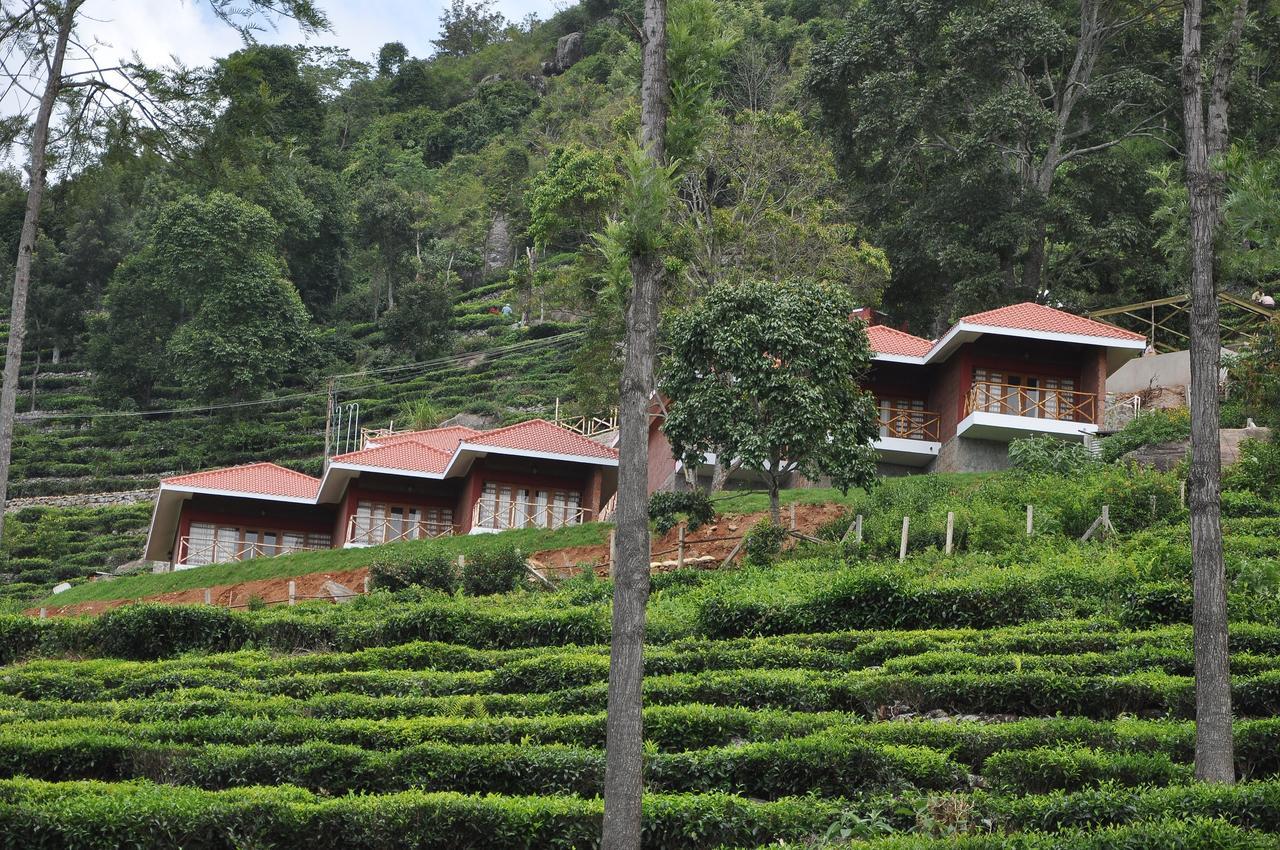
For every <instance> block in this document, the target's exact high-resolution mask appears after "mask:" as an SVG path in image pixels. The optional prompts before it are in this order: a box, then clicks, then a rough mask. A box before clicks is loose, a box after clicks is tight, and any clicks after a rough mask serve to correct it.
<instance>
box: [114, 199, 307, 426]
mask: <svg viewBox="0 0 1280 850" xmlns="http://www.w3.org/2000/svg"><path fill="white" fill-rule="evenodd" d="M277 234H278V227H277V225H276V223H275V222H274V221H272V219H271V216H270V215H269V214H268V213H267V211H266V210H264V209H262V208H261V207H258V206H255V205H253V204H250V203H247V202H245V201H242V200H240V199H239V198H236V197H234V196H232V195H227V194H225V193H221V192H215V193H212V194H211V195H209V196H208V197H207V198H195V197H185V198H182V199H180V200H178V201H175V202H174V203H172V204H170V205H169V206H168V207H167V208H166V209H165V210H163V211H162V212H161V214H160V215H159V217H158V218H157V220H156V225H155V228H154V230H153V231H152V234H151V237H150V239H149V240H148V242H147V244H146V245H145V246H144V247H143V248H142V250H140V251H139V252H137V253H136V254H133V255H132V256H130V257H129V258H127V259H126V260H125V261H124V263H122V264H121V266H120V268H119V269H118V270H117V271H116V274H115V275H114V276H113V278H112V280H111V284H110V286H109V287H108V292H107V298H106V311H105V313H104V314H101V315H99V316H97V317H95V318H94V319H93V323H92V337H91V342H90V348H89V354H90V359H91V362H92V363H93V365H94V368H95V371H96V373H97V375H98V381H99V388H100V390H101V391H103V392H104V394H106V395H108V396H116V397H124V396H128V397H132V398H134V399H135V400H137V401H139V402H141V403H144V404H145V403H146V402H148V401H149V400H150V392H151V388H152V386H154V384H155V383H156V382H157V381H158V380H160V379H162V378H165V377H169V376H173V377H175V378H177V379H178V380H179V381H180V382H181V383H182V384H184V385H185V386H187V387H188V388H190V389H191V390H192V391H193V392H194V393H195V394H196V395H198V396H199V397H200V398H203V399H220V398H233V399H244V398H252V397H254V396H257V395H259V394H261V393H262V392H263V391H264V390H266V389H269V388H271V387H273V386H275V385H276V384H278V383H279V382H280V381H281V380H282V379H283V378H284V376H285V375H286V374H288V373H289V372H290V371H291V370H292V369H294V368H295V367H297V366H298V365H299V362H300V360H299V358H300V356H301V355H302V354H303V353H304V351H305V350H306V347H307V344H308V341H309V339H310V336H311V330H310V323H309V320H308V317H307V312H306V308H304V307H303V306H302V301H301V299H299V297H298V293H297V290H296V289H294V287H293V284H291V283H289V281H288V280H287V279H286V278H285V269H284V265H283V263H282V262H281V260H280V258H279V256H278V255H277V253H276V248H275V240H276V238H277ZM175 326H177V328H176V330H175Z"/></svg>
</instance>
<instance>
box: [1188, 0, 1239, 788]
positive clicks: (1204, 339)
mask: <svg viewBox="0 0 1280 850" xmlns="http://www.w3.org/2000/svg"><path fill="white" fill-rule="evenodd" d="M1202 3H1203V0H1185V2H1184V7H1183V30H1182V102H1183V113H1184V124H1185V132H1186V141H1185V148H1186V169H1187V192H1188V196H1189V199H1190V209H1191V215H1190V239H1191V245H1190V249H1191V475H1190V477H1191V482H1190V483H1191V486H1190V507H1191V559H1192V565H1193V591H1194V610H1193V613H1192V625H1193V630H1194V643H1195V674H1196V755H1195V773H1196V778H1197V779H1201V780H1204V781H1207V782H1222V783H1228V784H1229V783H1232V782H1234V781H1235V759H1234V747H1233V741H1232V727H1231V657H1230V653H1229V647H1228V638H1227V587H1226V584H1227V581H1226V570H1225V567H1224V565H1223V560H1222V522H1221V505H1220V491H1221V487H1220V485H1221V474H1222V459H1221V455H1220V450H1219V437H1218V422H1219V411H1218V376H1219V373H1220V370H1221V359H1222V358H1221V331H1220V328H1219V325H1218V293H1217V287H1216V284H1215V281H1214V274H1213V272H1214V268H1213V266H1214V236H1215V232H1216V230H1217V226H1218V220H1219V214H1220V206H1221V198H1222V193H1223V189H1224V186H1223V183H1224V180H1223V176H1222V175H1221V174H1220V173H1219V172H1218V171H1217V169H1216V167H1215V164H1214V162H1213V158H1214V157H1215V156H1217V155H1219V154H1221V153H1223V152H1224V150H1225V148H1226V141H1227V88H1228V83H1229V81H1230V77H1231V69H1232V66H1233V65H1234V61H1235V54H1236V48H1237V47H1238V46H1239V43H1240V39H1241V37H1242V34H1243V30H1244V20H1245V17H1246V15H1247V14H1248V0H1239V3H1238V5H1237V7H1236V12H1235V16H1234V18H1233V21H1232V26H1231V30H1230V32H1229V33H1228V35H1227V37H1226V40H1225V41H1224V44H1223V47H1222V50H1221V52H1220V53H1219V55H1218V59H1217V63H1216V67H1215V71H1214V86H1213V92H1212V98H1211V102H1210V105H1209V110H1208V113H1209V120H1208V126H1207V127H1206V121H1205V103H1204V80H1203V60H1202V54H1201V40H1202V26H1203V20H1202Z"/></svg>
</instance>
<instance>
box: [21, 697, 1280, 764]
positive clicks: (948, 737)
mask: <svg viewBox="0 0 1280 850" xmlns="http://www.w3.org/2000/svg"><path fill="white" fill-rule="evenodd" d="M273 702H274V701H273ZM33 705H34V706H38V707H42V708H43V709H44V710H48V709H54V711H56V707H54V706H50V705H48V704H44V703H36V704H33ZM256 705H257V704H256V703H253V702H247V703H246V705H245V706H243V708H244V711H245V713H243V714H234V713H222V714H213V715H211V716H207V717H197V718H192V719H180V720H142V721H139V722H135V723H131V722H128V721H126V720H125V719H123V718H122V717H120V716H119V715H120V714H121V713H129V712H127V711H123V712H122V711H120V709H121V706H118V705H114V704H101V703H100V704H96V705H95V704H89V705H87V706H84V707H86V708H88V709H89V712H90V713H89V714H87V715H86V716H73V717H59V718H56V719H48V720H22V719H16V716H20V715H19V712H18V711H16V710H14V709H12V708H11V707H10V706H4V707H3V708H4V709H5V710H6V711H11V712H12V713H11V714H9V717H10V719H9V720H8V722H7V725H6V727H5V733H4V734H5V736H6V737H13V738H18V737H25V738H28V739H30V738H48V737H56V736H67V735H72V736H74V735H80V736H90V735H114V736H120V737H126V738H128V739H129V740H132V741H135V742H145V743H156V744H173V745H195V744H250V743H261V744H279V745H295V746H296V745H300V744H304V743H308V742H312V741H320V742H326V743H332V744H347V745H352V746H357V747H361V748H364V749H368V750H392V749H404V748H407V747H412V746H415V745H418V744H424V743H447V744H518V743H528V744H542V745H545V744H563V745H568V746H574V747H583V748H597V749H598V748H601V747H603V746H604V729H605V722H604V721H605V718H604V715H603V714H602V713H601V714H585V715H545V716H528V717H520V716H504V717H471V718H468V717H412V718H390V719H360V718H338V719H324V720H320V719H316V718H312V717H302V716H297V714H296V712H295V711H294V710H292V709H294V708H296V704H294V703H291V704H289V705H288V706H278V705H272V704H269V705H267V706H266V707H265V708H263V709H260V710H255V707H256ZM280 708H284V709H286V710H284V711H283V712H282V713H274V710H275V709H280ZM113 710H114V711H117V716H115V717H106V716H103V715H106V714H108V713H109V712H112V711H113ZM822 731H831V732H832V733H833V734H836V733H838V734H840V735H844V736H848V737H850V738H852V739H855V740H858V741H862V742H864V743H868V744H897V745H906V746H915V747H926V748H930V749H933V750H938V751H940V752H948V753H951V755H952V757H953V758H954V759H955V760H956V761H957V762H960V763H962V764H965V765H968V766H969V767H971V768H972V769H974V770H975V771H977V772H985V770H986V767H985V764H986V761H987V759H988V758H990V757H991V756H992V755H993V754H996V753H1002V752H1010V751H1019V750H1030V749H1035V748H1038V747H1045V746H1050V747H1064V748H1094V749H1101V750H1104V751H1115V752H1130V753H1140V754H1149V755H1163V756H1167V757H1168V758H1170V759H1172V760H1173V761H1175V762H1190V761H1191V758H1192V755H1193V752H1194V743H1195V740H1194V728H1193V726H1192V725H1191V724H1190V723H1185V722H1179V721H1153V720H1117V721H1098V720H1087V719H1084V718H1045V719H1026V720H1019V721H1014V722H1008V723H999V724H989V723H978V722H963V721H962V722H956V723H935V722H931V721H919V722H898V723H878V722H876V723H866V722H862V721H860V720H857V719H855V718H853V717H852V716H850V715H848V714H843V713H836V712H829V713H821V714H808V713H794V712H783V711H774V710H760V711H753V710H749V709H743V708H735V707H714V706H706V705H680V706H651V707H649V708H647V709H646V710H645V740H646V742H647V743H649V744H650V745H651V746H653V747H654V748H655V749H656V750H658V751H666V752H679V751H688V750H702V749H707V748H710V747H717V746H725V745H729V744H735V743H743V742H759V741H776V740H780V739H784V738H800V737H804V736H807V735H811V734H813V733H816V732H822ZM1236 762H1237V765H1238V766H1239V769H1240V771H1241V773H1242V774H1244V775H1246V776H1253V777H1259V776H1264V775H1265V776H1270V775H1275V774H1277V773H1280V718H1266V719H1263V720H1244V721H1239V722H1237V723H1236Z"/></svg>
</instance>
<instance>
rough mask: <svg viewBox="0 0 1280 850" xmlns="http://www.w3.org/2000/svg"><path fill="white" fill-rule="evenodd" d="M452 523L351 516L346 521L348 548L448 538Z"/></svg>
mask: <svg viewBox="0 0 1280 850" xmlns="http://www.w3.org/2000/svg"><path fill="white" fill-rule="evenodd" d="M452 534H453V523H449V522H432V521H430V520H425V519H417V520H414V519H403V518H401V519H394V518H387V519H374V518H373V517H367V516H363V517H362V516H360V515H359V514H353V515H352V517H351V519H349V520H347V545H348V546H381V545H382V544H384V543H399V542H400V541H401V540H424V539H426V538H428V537H449V536H450V535H452Z"/></svg>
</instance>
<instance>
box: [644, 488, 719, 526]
mask: <svg viewBox="0 0 1280 850" xmlns="http://www.w3.org/2000/svg"><path fill="white" fill-rule="evenodd" d="M681 514H684V515H685V517H686V518H687V519H688V521H689V526H688V528H689V530H690V531H697V530H698V529H699V528H701V527H702V526H704V525H707V524H708V523H710V522H713V521H714V520H715V518H716V512H715V508H713V507H712V506H711V499H710V497H708V496H707V494H706V491H704V490H701V489H699V490H682V491H659V492H657V493H654V494H653V495H652V496H650V497H649V519H650V520H652V521H653V524H654V527H655V528H656V529H657V532H658V533H659V534H666V533H667V532H668V531H670V530H671V529H673V528H675V527H676V524H677V523H678V522H679V521H680V515H681Z"/></svg>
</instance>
